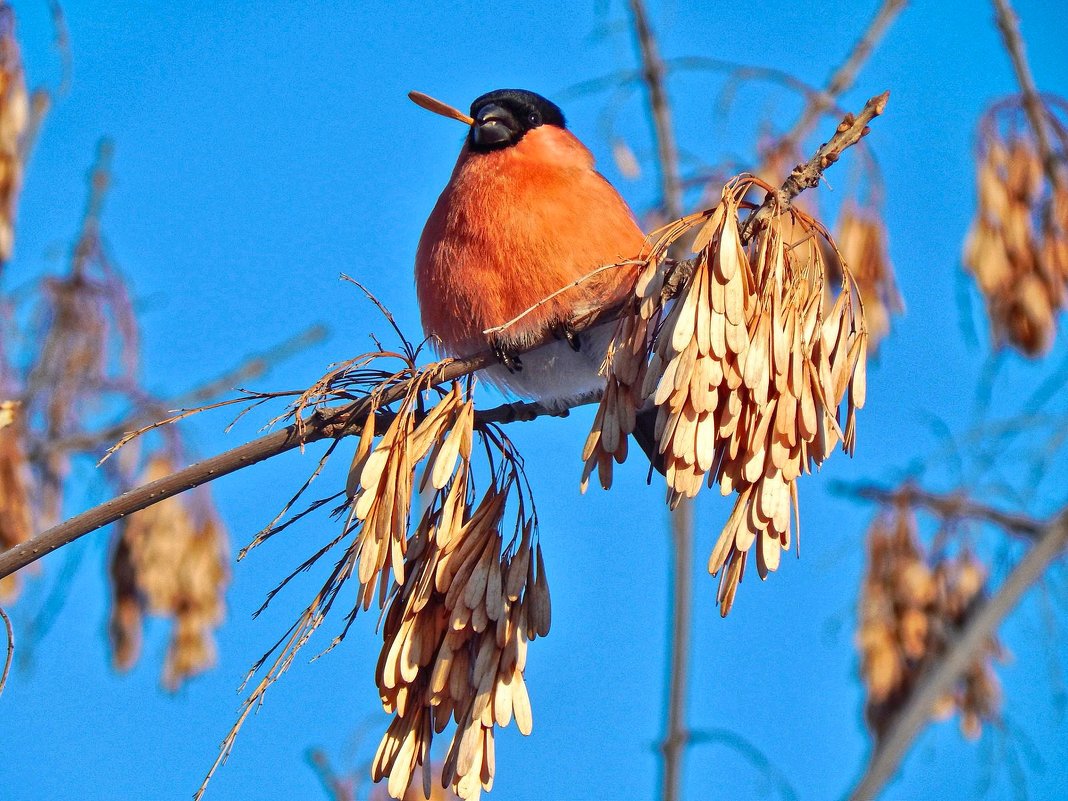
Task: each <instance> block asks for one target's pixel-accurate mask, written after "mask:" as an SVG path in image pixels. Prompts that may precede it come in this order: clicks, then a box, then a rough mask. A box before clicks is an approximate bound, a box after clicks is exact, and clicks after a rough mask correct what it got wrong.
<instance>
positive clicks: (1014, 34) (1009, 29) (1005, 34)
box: [993, 0, 1060, 186]
mask: <svg viewBox="0 0 1068 801" xmlns="http://www.w3.org/2000/svg"><path fill="white" fill-rule="evenodd" d="M993 2H994V16H995V20H996V21H997V26H998V30H1000V31H1001V38H1002V39H1003V40H1004V42H1005V49H1006V50H1008V51H1009V58H1011V59H1012V68H1013V70H1014V71H1015V72H1016V81H1017V83H1019V84H1020V91H1021V92H1022V93H1023V105H1024V111H1025V112H1026V114H1027V121H1028V122H1030V123H1031V130H1032V131H1033V132H1034V134H1035V142H1036V143H1037V144H1038V152H1039V155H1040V156H1041V157H1042V167H1043V168H1044V169H1045V171H1046V177H1047V178H1049V182H1050V184H1052V185H1053V186H1059V185H1060V175H1059V174H1058V171H1057V158H1056V155H1055V154H1054V152H1053V147H1052V146H1051V145H1050V141H1049V130H1048V129H1047V127H1046V119H1045V117H1046V112H1045V109H1044V108H1043V107H1042V99H1041V98H1040V97H1039V94H1038V89H1037V88H1036V87H1035V79H1034V76H1033V75H1032V74H1031V65H1030V64H1028V63H1027V52H1026V50H1025V49H1024V42H1023V37H1022V36H1021V35H1020V20H1019V17H1017V16H1016V11H1015V10H1014V9H1013V7H1012V4H1011V3H1010V2H1009V0H993Z"/></svg>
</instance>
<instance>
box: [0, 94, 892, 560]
mask: <svg viewBox="0 0 1068 801" xmlns="http://www.w3.org/2000/svg"><path fill="white" fill-rule="evenodd" d="M886 97H887V93H884V94H882V95H880V96H879V97H878V98H873V99H872V100H869V101H868V104H867V105H866V106H865V109H864V111H862V112H861V115H860V117H858V118H857V119H856V120H853V117H852V115H848V116H847V117H846V119H845V120H844V121H843V122H842V124H841V125H839V132H837V133H836V134H835V136H834V137H833V138H832V139H831V142H830V143H828V144H826V145H823V146H822V147H821V148H820V149H819V151H817V153H816V155H815V156H814V157H813V158H812V160H811V161H810V162H809V163H808V164H807V165H799V166H798V167H797V168H795V169H794V172H793V173H792V174H791V175H790V177H789V178H787V180H786V182H785V183H784V184H783V188H782V189H781V190H779V192H778V193H769V197H768V198H766V199H765V201H764V205H763V206H761V208H760V209H758V210H757V212H755V213H754V214H753V215H752V216H751V217H750V218H749V220H748V221H747V224H748V223H749V222H751V221H752V220H753V217H755V216H756V215H757V214H759V213H760V212H761V211H762V210H764V209H766V208H769V205H770V204H771V203H773V202H775V199H776V198H779V197H780V196H781V197H783V198H785V199H786V200H785V203H786V205H785V206H781V207H780V211H781V210H783V209H785V208H786V207H788V206H789V201H790V200H792V199H793V198H794V197H795V196H796V195H797V194H799V193H800V192H802V191H804V189H805V188H806V186H807V185H808V184H805V183H804V182H803V181H800V180H798V179H795V176H796V175H797V174H798V173H799V171H800V172H802V173H804V174H805V175H809V176H810V177H811V176H812V175H814V176H815V177H814V178H812V181H813V183H812V184H811V185H815V183H816V182H818V181H819V176H820V175H821V174H822V171H823V170H824V169H826V168H827V167H828V166H830V165H831V164H832V163H834V161H835V160H836V159H837V157H838V154H839V153H841V151H842V150H844V149H845V148H846V147H848V146H849V145H851V144H853V143H855V142H856V141H858V140H859V139H860V137H861V136H862V135H863V134H864V133H866V132H867V129H866V128H863V127H862V129H861V130H860V131H853V129H854V128H855V127H856V126H857V125H858V124H860V123H861V121H862V120H864V121H867V120H870V119H871V118H872V117H874V116H875V115H876V114H878V113H881V112H882V108H883V106H885V103H886ZM876 101H879V102H878V104H877V108H878V110H877V111H873V110H871V108H870V107H872V104H873V103H875V102H876ZM851 131H852V134H849V135H847V134H848V133H849V132H851ZM832 156H833V157H832ZM791 193H792V194H791ZM770 213H771V212H770V211H769V212H767V214H770ZM765 216H767V215H765ZM673 269H674V272H675V273H680V272H686V271H687V270H688V271H689V272H692V271H693V262H692V260H688V261H684V262H678V263H677V264H676V265H675V266H674V268H673ZM668 283H669V282H665V291H667V286H668ZM678 285H679V284H678V283H676V284H675V286H676V287H677V286H678ZM620 311H621V307H619V306H613V307H606V308H604V309H601V310H599V311H598V312H597V313H596V314H594V315H591V316H590V317H589V318H587V319H584V320H582V321H578V322H577V323H576V325H575V331H576V333H581V332H582V331H584V330H587V329H589V328H593V327H595V326H598V325H601V324H602V323H606V322H609V321H611V320H614V319H616V318H618V317H619V314H620ZM551 341H554V340H553V335H552V333H551V332H547V333H546V334H545V335H544V336H543V337H542V338H540V339H538V340H534V341H531V342H530V343H529V345H528V346H527V347H526V350H533V349H534V348H537V347H540V346H541V345H545V344H548V343H549V342H551ZM496 361H497V359H496V356H495V355H494V354H493V351H491V350H485V351H482V352H481V353H477V354H475V355H473V356H469V357H467V358H463V359H452V360H446V361H445V362H443V363H442V365H441V369H440V371H439V373H438V376H437V378H438V380H439V381H441V382H445V381H452V380H453V379H457V378H462V377H463V376H466V375H470V374H471V373H474V372H477V371H478V370H481V369H482V368H484V367H487V366H488V365H490V364H493V363H495V362H496ZM409 387H410V382H400V383H398V384H396V385H395V386H393V387H392V388H391V389H389V390H387V391H385V392H383V393H381V395H380V396H379V397H378V398H377V401H378V404H379V406H387V405H389V404H391V403H393V402H395V401H397V400H399V399H400V398H402V397H404V396H405V394H406V393H407V392H408V389H409ZM593 400H594V399H593V398H584V399H583V401H582V402H583V403H590V402H593ZM370 408H371V402H370V399H368V398H361V399H360V400H358V401H354V402H352V403H350V404H347V405H345V406H341V407H335V408H332V409H329V410H320V411H318V412H316V413H315V414H313V415H311V416H310V417H309V418H308V419H306V420H302V421H301V423H300V424H299V425H297V424H293V425H290V426H287V427H286V428H284V429H281V430H280V431H275V432H273V433H271V434H267V435H265V436H263V437H260V438H259V439H255V440H252V441H251V442H246V443H245V444H244V445H239V446H238V447H236V448H233V449H231V450H228V451H225V452H223V453H220V454H218V455H216V456H213V457H211V458H208V459H203V460H201V461H199V462H196V463H194V464H192V465H189V466H188V467H186V468H184V469H182V470H179V471H178V472H176V473H173V474H171V475H169V476H166V477H164V478H161V479H159V480H157V481H153V482H151V483H149V484H145V485H143V486H141V487H137V488H135V489H132V490H130V491H129V492H125V493H123V494H122V495H120V496H118V497H117V498H113V499H111V500H110V501H107V502H105V503H103V504H101V505H99V506H96V507H94V508H92V509H89V510H87V511H85V512H82V513H81V514H79V515H76V516H74V517H72V518H70V519H69V520H67V521H65V522H63V523H60V524H58V525H56V526H53V527H52V528H50V529H48V530H47V531H45V532H43V533H41V534H38V535H37V536H36V537H33V538H32V539H29V540H27V541H25V542H23V543H21V544H19V545H16V546H15V547H14V548H11V549H9V550H7V551H5V552H4V553H2V554H0V578H3V577H5V576H8V575H11V574H12V573H14V572H15V571H16V570H19V569H21V568H23V567H25V566H26V565H28V564H31V563H33V562H35V561H37V560H38V559H40V558H41V557H42V556H44V555H46V554H48V553H51V552H52V551H54V550H56V549H57V548H60V547H62V546H63V545H66V544H67V543H70V542H73V541H74V540H76V539H78V538H79V537H82V536H84V535H85V534H88V533H89V532H91V531H95V530H97V529H98V528H101V527H103V526H106V525H108V524H109V523H113V522H115V521H116V520H118V519H120V518H122V517H125V516H126V515H128V514H132V513H133V512H136V511H140V510H141V509H145V508H147V507H149V506H151V505H152V504H154V503H159V502H160V501H162V500H165V499H166V498H170V497H172V496H174V495H177V494H179V493H181V492H185V491H186V490H188V489H192V488H193V487H196V486H199V485H200V484H206V483H207V482H209V481H214V480H215V479H216V478H218V477H219V476H224V475H227V474H229V473H233V472H234V471H235V470H240V469H241V468H243V467H248V466H250V465H253V464H256V463H257V462H262V461H263V460H264V459H269V458H270V457H272V456H277V455H279V454H281V453H285V452H286V451H290V450H293V449H294V448H298V447H300V446H302V445H305V444H308V443H311V442H316V441H318V440H322V439H331V438H341V437H346V436H350V435H352V434H356V433H358V432H359V431H360V430H361V428H362V426H363V421H364V420H365V419H366V418H367V414H368V411H369V409H370ZM517 408H522V409H525V410H526V411H527V413H528V417H529V413H530V412H533V411H535V410H538V411H539V413H546V412H545V410H542V409H540V407H539V406H538V404H519V405H517V404H505V405H503V406H500V407H497V408H496V409H492V410H488V411H487V412H484V414H486V415H490V414H502V415H506V416H507V415H514V414H515V413H516V409H517ZM554 413H560V412H554ZM482 419H484V420H486V421H489V418H482ZM515 419H520V418H519V417H516V418H515ZM529 419H532V418H529ZM499 422H506V419H503V418H502V419H501V420H499Z"/></svg>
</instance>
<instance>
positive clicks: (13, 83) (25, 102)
mask: <svg viewBox="0 0 1068 801" xmlns="http://www.w3.org/2000/svg"><path fill="white" fill-rule="evenodd" d="M29 120H30V101H29V96H28V95H27V93H26V80H25V77H24V76H23V73H22V58H21V55H20V53H19V45H18V42H17V41H16V39H15V14H14V12H13V11H12V10H11V7H10V6H9V5H8V4H7V3H3V4H0V266H2V265H3V264H4V263H5V262H6V261H7V260H8V259H10V258H11V251H12V248H13V247H14V244H15V207H16V205H17V203H18V195H19V190H20V189H21V188H22V168H23V146H24V140H25V137H26V133H27V127H28V124H29Z"/></svg>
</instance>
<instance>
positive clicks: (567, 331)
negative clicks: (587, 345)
mask: <svg viewBox="0 0 1068 801" xmlns="http://www.w3.org/2000/svg"><path fill="white" fill-rule="evenodd" d="M552 332H553V336H554V337H556V338H557V339H566V340H567V344H568V345H570V346H571V350H573V351H575V352H576V353H577V352H578V351H579V350H581V349H582V340H581V339H580V338H579V333H578V331H576V330H575V329H574V328H572V327H571V323H557V324H556V325H554V326H553V328H552Z"/></svg>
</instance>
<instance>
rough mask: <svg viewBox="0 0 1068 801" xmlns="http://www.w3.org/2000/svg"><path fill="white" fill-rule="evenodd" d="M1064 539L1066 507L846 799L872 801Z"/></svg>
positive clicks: (925, 685) (897, 720)
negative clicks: (933, 713)
mask: <svg viewBox="0 0 1068 801" xmlns="http://www.w3.org/2000/svg"><path fill="white" fill-rule="evenodd" d="M1066 543H1068V510H1065V511H1063V512H1062V513H1061V514H1060V515H1058V516H1057V518H1055V519H1054V520H1053V522H1051V523H1049V524H1048V525H1046V526H1045V528H1044V529H1043V531H1042V533H1041V535H1040V536H1039V538H1038V540H1037V541H1036V542H1035V545H1034V546H1033V547H1032V548H1031V549H1030V550H1029V551H1028V552H1027V555H1026V556H1024V558H1023V559H1022V560H1021V561H1020V563H1019V564H1018V565H1016V567H1015V568H1014V569H1013V571H1012V572H1011V573H1010V574H1009V576H1008V578H1006V579H1005V581H1004V583H1002V585H1001V587H1000V588H998V591H997V593H996V594H995V595H994V596H993V597H991V598H990V599H989V600H988V601H987V602H986V603H984V604H983V605H982V606H981V607H980V608H979V609H978V610H976V612H975V614H974V616H973V617H972V618H971V620H970V621H969V622H968V624H967V625H966V626H965V627H964V630H963V631H962V632H961V634H960V636H959V638H958V639H957V640H956V641H955V642H953V643H952V644H951V645H950V647H949V650H948V651H946V654H945V656H943V657H942V659H941V660H939V662H938V663H937V664H936V665H935V666H933V667H932V669H931V670H930V672H929V673H928V674H927V675H926V677H924V678H923V679H921V681H920V683H919V684H918V685H917V687H916V689H915V691H914V692H913V693H912V695H911V696H910V697H909V699H908V701H907V702H906V703H905V705H904V706H903V707H902V708H901V710H900V711H899V712H898V713H897V715H895V716H894V718H893V720H892V721H891V722H890V725H889V726H888V727H887V728H886V730H885V732H884V734H883V736H882V738H881V739H880V740H879V742H878V744H877V745H876V746H875V749H874V751H873V753H872V755H871V760H870V761H869V762H868V765H867V767H866V769H865V771H864V775H863V777H862V778H861V780H860V782H859V783H858V784H857V786H856V787H855V788H854V789H853V792H852V793H850V795H849V799H850V801H871V800H872V799H874V798H876V797H877V796H878V794H879V792H880V791H881V790H882V788H883V785H885V784H886V783H887V782H888V781H890V780H891V779H892V778H893V777H894V775H895V774H896V773H897V769H898V766H899V765H900V763H901V760H902V759H903V758H904V757H905V755H906V754H907V753H908V750H909V748H910V747H911V745H912V741H913V740H914V739H915V738H916V735H918V734H919V733H920V731H921V730H922V729H923V727H924V726H925V725H926V724H927V722H928V721H929V720H930V717H931V710H932V708H933V707H934V705H935V703H936V702H937V701H938V699H939V698H941V697H942V696H943V695H945V694H946V693H947V692H948V691H949V690H950V689H951V688H952V687H953V685H954V684H955V683H956V682H957V681H959V680H960V677H961V676H962V675H963V674H964V672H965V671H966V670H967V669H968V667H969V666H970V665H971V664H972V662H973V661H974V660H975V657H976V654H977V653H978V652H979V649H980V648H981V647H982V645H983V644H984V643H985V642H986V641H987V640H988V639H989V638H990V637H991V636H992V635H993V634H994V632H995V631H996V630H997V627H998V625H999V624H1000V623H1001V621H1002V620H1003V619H1004V618H1005V616H1006V615H1008V613H1009V612H1011V611H1012V609H1013V608H1014V607H1015V606H1016V604H1017V603H1018V602H1019V601H1020V599H1021V598H1022V597H1023V595H1024V593H1025V592H1026V591H1027V589H1028V588H1029V587H1030V586H1031V585H1032V584H1034V583H1035V582H1036V581H1038V580H1039V579H1040V578H1041V577H1042V575H1043V574H1044V573H1045V572H1046V569H1047V568H1048V567H1049V566H1050V564H1051V563H1052V562H1053V561H1054V560H1055V559H1057V558H1058V557H1059V556H1060V555H1061V554H1062V553H1063V551H1064V547H1065V544H1066Z"/></svg>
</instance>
